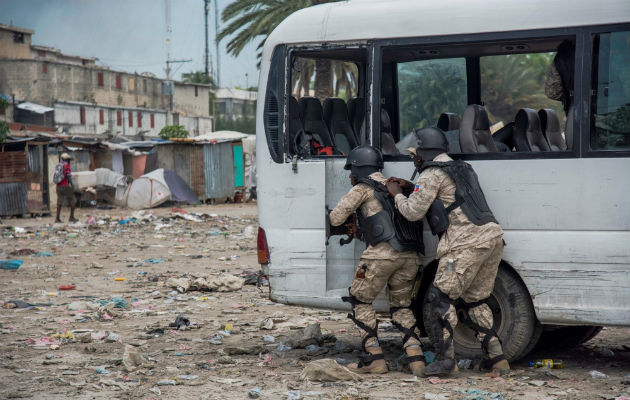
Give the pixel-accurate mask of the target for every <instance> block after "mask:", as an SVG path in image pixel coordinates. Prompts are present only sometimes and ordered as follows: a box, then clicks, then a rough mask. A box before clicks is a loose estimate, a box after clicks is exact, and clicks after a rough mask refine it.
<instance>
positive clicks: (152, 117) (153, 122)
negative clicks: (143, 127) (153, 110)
mask: <svg viewBox="0 0 630 400" xmlns="http://www.w3.org/2000/svg"><path fill="white" fill-rule="evenodd" d="M153 128H155V115H153V114H151V129H153Z"/></svg>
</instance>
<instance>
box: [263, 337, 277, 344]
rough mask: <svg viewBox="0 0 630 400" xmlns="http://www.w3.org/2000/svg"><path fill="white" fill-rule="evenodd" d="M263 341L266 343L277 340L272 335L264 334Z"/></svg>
mask: <svg viewBox="0 0 630 400" xmlns="http://www.w3.org/2000/svg"><path fill="white" fill-rule="evenodd" d="M263 341H264V342H265V343H275V342H276V338H275V337H273V336H272V335H263Z"/></svg>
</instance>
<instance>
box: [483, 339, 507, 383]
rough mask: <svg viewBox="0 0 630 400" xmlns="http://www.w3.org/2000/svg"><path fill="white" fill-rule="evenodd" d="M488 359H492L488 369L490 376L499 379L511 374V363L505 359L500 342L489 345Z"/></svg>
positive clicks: (489, 361) (488, 363) (496, 341)
mask: <svg viewBox="0 0 630 400" xmlns="http://www.w3.org/2000/svg"><path fill="white" fill-rule="evenodd" d="M488 357H489V358H490V359H489V360H488V362H487V365H488V366H489V368H488V369H490V373H489V374H488V375H490V376H494V377H498V376H502V375H507V374H509V373H510V363H508V361H507V360H506V359H505V356H504V355H503V349H502V347H501V343H500V342H499V341H498V340H493V341H491V342H490V343H488Z"/></svg>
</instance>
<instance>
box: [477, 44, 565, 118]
mask: <svg viewBox="0 0 630 400" xmlns="http://www.w3.org/2000/svg"><path fill="white" fill-rule="evenodd" d="M555 55H556V53H555V52H553V53H551V52H549V53H532V54H506V55H499V56H488V57H481V58H480V60H479V63H480V72H481V100H482V101H483V103H484V105H485V106H486V110H488V117H489V118H490V121H493V122H494V123H500V124H501V123H502V124H504V125H507V124H508V123H509V122H512V121H514V117H515V116H516V114H517V113H518V111H519V110H520V109H521V108H523V107H527V108H531V109H534V110H540V109H545V108H547V109H552V110H554V111H555V112H556V113H557V115H558V117H559V118H560V120H562V119H564V110H563V109H562V103H561V102H560V98H559V96H557V97H556V98H554V99H551V98H549V97H547V95H546V94H545V83H546V82H545V81H546V77H547V72H548V71H549V70H550V68H551V64H552V63H553V59H554V57H555Z"/></svg>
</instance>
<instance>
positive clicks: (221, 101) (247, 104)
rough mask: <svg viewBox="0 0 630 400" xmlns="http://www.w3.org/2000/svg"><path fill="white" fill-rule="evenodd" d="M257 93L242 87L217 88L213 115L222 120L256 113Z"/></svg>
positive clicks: (235, 118)
mask: <svg viewBox="0 0 630 400" xmlns="http://www.w3.org/2000/svg"><path fill="white" fill-rule="evenodd" d="M257 98H258V93H257V92H253V91H249V90H242V89H229V88H221V89H218V90H217V92H216V94H215V100H214V116H215V117H216V118H222V119H224V120H231V121H234V120H238V119H243V118H244V117H254V116H255V115H256V99H257Z"/></svg>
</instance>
